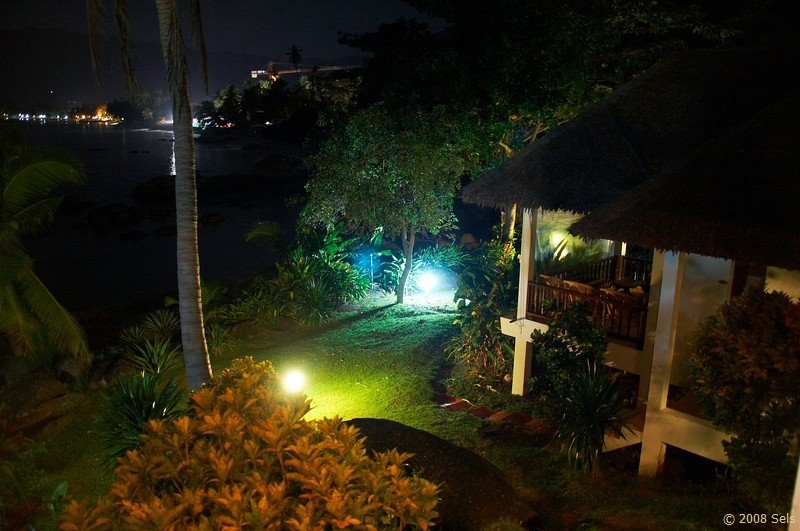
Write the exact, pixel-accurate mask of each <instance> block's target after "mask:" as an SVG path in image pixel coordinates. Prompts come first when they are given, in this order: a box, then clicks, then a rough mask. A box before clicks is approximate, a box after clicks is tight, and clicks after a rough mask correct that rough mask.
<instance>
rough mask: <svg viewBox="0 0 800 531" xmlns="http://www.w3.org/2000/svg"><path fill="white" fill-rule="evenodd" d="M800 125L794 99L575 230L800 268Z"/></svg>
mask: <svg viewBox="0 0 800 531" xmlns="http://www.w3.org/2000/svg"><path fill="white" fill-rule="evenodd" d="M798 124H800V100H798V98H796V97H794V96H792V97H787V98H785V99H784V100H783V101H781V102H779V103H777V104H775V105H773V106H771V107H770V108H768V109H765V110H764V111H763V112H762V114H760V115H759V116H758V117H756V118H754V119H752V120H750V121H749V122H748V123H747V124H744V125H743V126H740V127H737V128H735V129H733V130H732V131H731V132H729V134H727V135H725V136H724V137H722V138H720V139H718V140H716V141H714V142H712V143H710V144H708V145H706V146H705V147H704V149H703V150H701V152H700V153H698V154H697V155H696V156H694V157H693V158H692V159H691V160H689V161H688V162H686V163H685V164H684V165H682V166H681V167H680V168H677V169H672V170H670V171H668V172H665V173H663V174H662V175H661V176H659V177H657V178H656V179H653V180H650V181H648V182H647V183H645V184H642V185H641V186H638V187H636V188H634V189H632V190H631V191H629V192H628V193H626V194H624V195H623V196H621V197H620V198H618V199H617V200H615V201H613V202H611V203H609V204H606V205H604V206H602V207H600V208H598V209H597V210H595V211H593V212H592V213H590V214H588V215H587V216H586V217H584V218H583V219H581V220H579V221H577V222H576V223H574V224H573V225H572V227H571V228H570V232H573V233H575V234H578V235H580V236H583V237H588V238H607V239H614V240H620V241H626V242H633V243H637V244H640V245H643V246H646V247H654V248H658V249H669V250H676V251H686V252H692V253H698V254H703V255H707V256H717V257H722V258H731V259H734V260H742V261H745V262H751V263H760V264H764V265H774V266H781V267H786V268H789V269H800V130H799V129H798Z"/></svg>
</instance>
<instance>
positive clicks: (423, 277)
mask: <svg viewBox="0 0 800 531" xmlns="http://www.w3.org/2000/svg"><path fill="white" fill-rule="evenodd" d="M437 284H439V277H438V276H437V275H436V273H435V272H433V271H425V272H423V273H421V274H420V275H419V280H417V286H419V288H420V289H422V291H423V292H425V294H426V295H427V294H428V293H430V292H431V291H433V290H434V289H435V288H436V286H437Z"/></svg>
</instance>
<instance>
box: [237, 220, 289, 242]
mask: <svg viewBox="0 0 800 531" xmlns="http://www.w3.org/2000/svg"><path fill="white" fill-rule="evenodd" d="M281 236H282V232H281V226H280V225H278V224H277V223H275V222H274V221H258V222H256V223H254V224H253V226H252V227H250V230H248V231H247V235H245V237H244V241H246V242H247V243H250V242H254V241H266V242H267V243H270V244H273V245H277V244H278V243H279V242H280V239H281Z"/></svg>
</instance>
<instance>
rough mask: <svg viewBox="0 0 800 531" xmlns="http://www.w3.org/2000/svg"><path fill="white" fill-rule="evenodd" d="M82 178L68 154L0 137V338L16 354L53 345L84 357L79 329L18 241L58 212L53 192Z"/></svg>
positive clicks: (84, 351) (74, 161)
mask: <svg viewBox="0 0 800 531" xmlns="http://www.w3.org/2000/svg"><path fill="white" fill-rule="evenodd" d="M82 180H83V168H82V166H81V164H80V163H79V162H78V161H77V160H76V159H75V158H74V157H72V156H71V155H69V154H68V153H65V152H62V151H58V150H55V149H44V148H36V147H29V146H23V145H14V144H12V143H9V142H4V141H2V139H0V340H4V341H6V342H7V343H8V344H9V346H10V347H11V349H12V350H13V351H14V352H15V353H17V354H21V355H26V354H27V355H30V354H33V353H34V352H36V351H38V350H40V349H42V348H54V349H56V350H58V351H62V352H68V353H70V354H72V355H74V356H78V357H86V356H88V348H87V346H86V339H85V337H84V334H83V330H82V329H81V327H80V326H79V325H78V323H77V322H76V321H75V319H74V318H73V317H72V316H71V315H70V314H69V312H68V311H67V310H65V309H64V307H63V306H61V305H60V304H59V303H58V301H57V300H56V299H55V298H54V297H53V295H52V294H51V293H50V291H49V290H48V289H47V287H46V286H45V285H44V284H43V283H42V281H41V280H40V279H39V277H37V276H36V273H35V272H34V270H33V260H31V258H30V257H29V256H28V254H27V252H26V251H25V247H24V246H23V243H22V237H23V236H25V235H29V234H31V233H35V232H36V231H38V230H39V229H41V228H42V227H43V226H44V225H45V224H46V223H48V222H49V221H50V220H51V219H52V218H53V216H54V215H55V213H56V212H57V211H58V206H59V204H60V198H57V197H53V196H51V193H52V191H53V190H54V189H55V188H56V187H58V186H60V185H63V184H74V183H79V182H81V181H82Z"/></svg>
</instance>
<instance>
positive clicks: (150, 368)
mask: <svg viewBox="0 0 800 531" xmlns="http://www.w3.org/2000/svg"><path fill="white" fill-rule="evenodd" d="M125 361H127V362H128V363H129V364H130V365H131V366H132V367H133V368H134V370H136V371H139V372H141V373H150V374H171V373H172V372H173V371H174V370H175V369H176V368H177V367H178V366H179V365H180V352H179V351H178V347H177V346H175V345H174V344H173V343H172V342H171V341H169V340H165V339H160V338H156V339H146V340H145V341H144V343H143V344H138V345H134V347H133V348H132V349H131V350H130V351H128V352H127V353H126V354H125Z"/></svg>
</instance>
